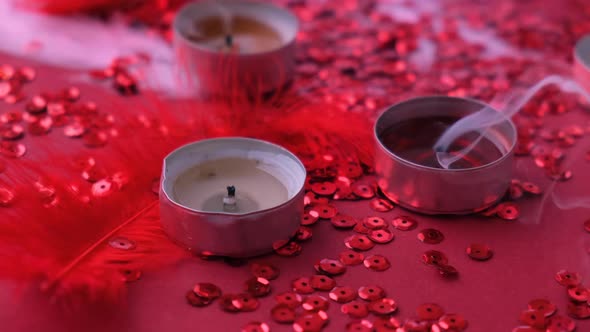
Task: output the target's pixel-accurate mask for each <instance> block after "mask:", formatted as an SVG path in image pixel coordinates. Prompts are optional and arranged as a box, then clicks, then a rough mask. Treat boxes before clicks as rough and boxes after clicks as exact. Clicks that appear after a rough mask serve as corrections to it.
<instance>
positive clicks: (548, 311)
mask: <svg viewBox="0 0 590 332" xmlns="http://www.w3.org/2000/svg"><path fill="white" fill-rule="evenodd" d="M528 307H529V309H530V310H536V311H540V312H542V313H543V314H544V315H545V317H549V316H551V315H553V314H554V313H555V312H556V311H557V306H555V304H553V303H551V302H550V301H549V300H545V299H535V300H531V301H529V303H528Z"/></svg>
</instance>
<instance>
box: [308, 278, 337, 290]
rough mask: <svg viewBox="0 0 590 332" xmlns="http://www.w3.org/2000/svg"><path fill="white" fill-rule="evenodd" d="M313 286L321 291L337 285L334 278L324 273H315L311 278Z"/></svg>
mask: <svg viewBox="0 0 590 332" xmlns="http://www.w3.org/2000/svg"><path fill="white" fill-rule="evenodd" d="M310 283H311V287H312V288H313V289H315V290H319V291H330V290H332V288H334V287H335V286H336V281H334V279H332V278H330V277H328V276H324V275H314V276H312V277H311V279H310Z"/></svg>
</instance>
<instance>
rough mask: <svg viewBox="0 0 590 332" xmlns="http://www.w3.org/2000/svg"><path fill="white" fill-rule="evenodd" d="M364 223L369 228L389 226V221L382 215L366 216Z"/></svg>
mask: <svg viewBox="0 0 590 332" xmlns="http://www.w3.org/2000/svg"><path fill="white" fill-rule="evenodd" d="M363 225H364V226H365V227H367V228H369V229H382V228H387V222H385V220H384V219H383V218H380V217H366V218H364V219H363Z"/></svg>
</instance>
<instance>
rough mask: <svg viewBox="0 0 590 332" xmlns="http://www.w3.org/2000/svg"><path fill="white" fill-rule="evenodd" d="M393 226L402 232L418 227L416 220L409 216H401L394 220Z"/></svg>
mask: <svg viewBox="0 0 590 332" xmlns="http://www.w3.org/2000/svg"><path fill="white" fill-rule="evenodd" d="M391 224H392V225H393V227H395V228H397V229H399V230H400V231H409V230H412V229H414V228H416V226H417V225H418V223H417V222H416V220H415V219H414V218H412V217H409V216H399V217H397V218H394V219H393V220H392V221H391Z"/></svg>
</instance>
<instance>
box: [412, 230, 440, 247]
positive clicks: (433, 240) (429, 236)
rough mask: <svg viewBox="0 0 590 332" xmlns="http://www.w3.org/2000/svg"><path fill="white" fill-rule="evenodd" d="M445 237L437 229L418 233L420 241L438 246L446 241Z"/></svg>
mask: <svg viewBox="0 0 590 332" xmlns="http://www.w3.org/2000/svg"><path fill="white" fill-rule="evenodd" d="M444 238H445V237H444V235H443V234H442V233H441V232H440V231H439V230H437V229H434V228H427V229H424V230H422V231H420V233H418V240H420V241H422V242H424V243H428V244H438V243H441V242H442V241H443V240H444Z"/></svg>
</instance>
